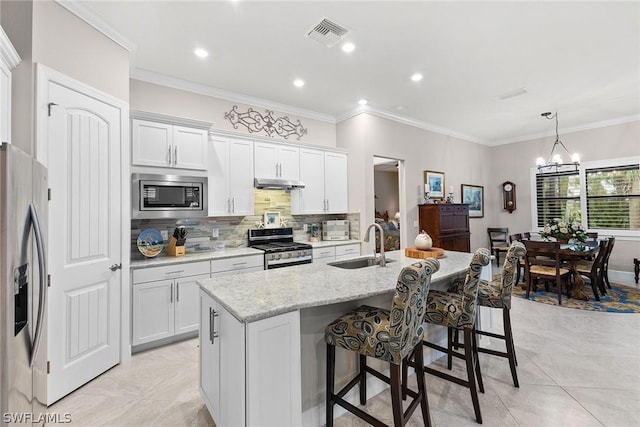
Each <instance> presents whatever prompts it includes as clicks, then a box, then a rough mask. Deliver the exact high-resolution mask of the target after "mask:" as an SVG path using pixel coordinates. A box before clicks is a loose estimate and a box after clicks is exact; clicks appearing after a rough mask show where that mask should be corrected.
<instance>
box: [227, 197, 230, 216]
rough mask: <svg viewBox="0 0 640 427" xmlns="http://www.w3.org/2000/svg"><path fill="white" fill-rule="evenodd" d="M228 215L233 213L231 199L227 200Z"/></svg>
mask: <svg viewBox="0 0 640 427" xmlns="http://www.w3.org/2000/svg"><path fill="white" fill-rule="evenodd" d="M227 213H231V197H228V198H227Z"/></svg>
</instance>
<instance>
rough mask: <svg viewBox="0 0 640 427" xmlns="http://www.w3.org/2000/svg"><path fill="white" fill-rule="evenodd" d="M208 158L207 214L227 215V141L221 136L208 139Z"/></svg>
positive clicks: (228, 209) (229, 200)
mask: <svg viewBox="0 0 640 427" xmlns="http://www.w3.org/2000/svg"><path fill="white" fill-rule="evenodd" d="M208 159H209V160H208V175H207V176H208V196H209V200H208V203H209V216H225V215H229V213H230V212H231V199H230V197H229V173H230V172H229V141H228V140H226V139H223V138H215V139H212V140H211V141H209V153H208ZM245 173H246V171H245ZM247 175H250V174H249V173H247Z"/></svg>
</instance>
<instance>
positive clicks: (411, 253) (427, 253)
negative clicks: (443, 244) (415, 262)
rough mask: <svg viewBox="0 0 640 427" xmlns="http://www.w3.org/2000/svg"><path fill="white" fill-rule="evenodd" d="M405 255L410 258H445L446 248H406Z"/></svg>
mask: <svg viewBox="0 0 640 427" xmlns="http://www.w3.org/2000/svg"><path fill="white" fill-rule="evenodd" d="M404 256H408V257H409V258H444V256H445V252H444V249H440V248H431V249H428V250H422V249H418V248H404Z"/></svg>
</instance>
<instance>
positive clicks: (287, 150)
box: [278, 145, 300, 181]
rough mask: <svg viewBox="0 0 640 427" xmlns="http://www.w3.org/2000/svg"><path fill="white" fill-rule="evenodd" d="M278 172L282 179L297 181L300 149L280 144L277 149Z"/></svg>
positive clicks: (298, 177)
mask: <svg viewBox="0 0 640 427" xmlns="http://www.w3.org/2000/svg"><path fill="white" fill-rule="evenodd" d="M278 162H279V166H278V169H279V171H278V174H279V177H280V178H282V179H290V180H294V181H297V180H299V179H300V149H299V148H298V147H291V146H289V145H281V146H280V147H279V150H278Z"/></svg>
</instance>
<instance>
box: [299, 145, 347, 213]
mask: <svg viewBox="0 0 640 427" xmlns="http://www.w3.org/2000/svg"><path fill="white" fill-rule="evenodd" d="M300 180H301V181H302V182H304V185H305V187H304V188H302V189H299V190H296V191H292V192H291V213H292V214H324V213H345V212H347V209H348V207H349V206H348V188H347V155H346V154H344V153H336V152H330V151H321V150H314V149H307V148H301V149H300Z"/></svg>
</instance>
